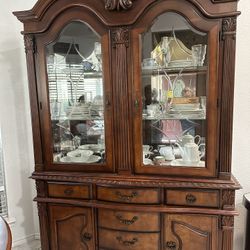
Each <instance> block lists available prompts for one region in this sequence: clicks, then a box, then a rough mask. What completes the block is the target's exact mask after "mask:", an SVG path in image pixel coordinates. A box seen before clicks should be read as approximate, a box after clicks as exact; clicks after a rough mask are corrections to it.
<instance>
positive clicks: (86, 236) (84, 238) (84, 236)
mask: <svg viewBox="0 0 250 250" xmlns="http://www.w3.org/2000/svg"><path fill="white" fill-rule="evenodd" d="M91 239H92V235H91V234H90V233H84V234H82V240H83V241H90V240H91Z"/></svg>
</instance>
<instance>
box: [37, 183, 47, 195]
mask: <svg viewBox="0 0 250 250" xmlns="http://www.w3.org/2000/svg"><path fill="white" fill-rule="evenodd" d="M36 191H37V196H38V197H46V196H47V190H46V183H45V182H44V181H40V180H36Z"/></svg>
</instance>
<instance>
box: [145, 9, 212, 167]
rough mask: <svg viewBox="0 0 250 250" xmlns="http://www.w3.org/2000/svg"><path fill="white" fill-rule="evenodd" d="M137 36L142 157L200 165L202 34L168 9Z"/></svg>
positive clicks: (204, 40) (203, 129)
mask: <svg viewBox="0 0 250 250" xmlns="http://www.w3.org/2000/svg"><path fill="white" fill-rule="evenodd" d="M141 39H142V43H141V44H142V51H141V53H142V62H141V65H142V79H141V82H142V96H143V113H142V129H143V130H142V132H143V135H142V138H143V142H142V143H143V146H142V152H143V154H142V162H143V164H144V165H145V166H151V165H157V166H158V165H161V166H163V167H164V166H171V167H180V166H182V167H188V166H193V167H205V158H206V156H205V151H206V149H205V144H206V138H205V137H206V94H207V93H206V89H207V72H208V60H207V49H208V46H207V44H208V36H207V34H206V33H202V32H200V31H198V30H195V29H194V28H193V27H192V26H191V25H190V24H189V23H188V22H187V20H186V19H185V18H183V17H182V16H181V15H179V14H177V13H173V12H168V13H164V14H162V15H161V16H159V17H158V18H157V20H155V22H154V24H153V25H152V26H151V28H150V29H149V30H148V31H147V32H146V33H144V34H142V36H141Z"/></svg>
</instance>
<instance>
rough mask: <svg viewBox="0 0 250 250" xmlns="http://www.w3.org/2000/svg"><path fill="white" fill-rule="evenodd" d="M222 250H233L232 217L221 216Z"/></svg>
mask: <svg viewBox="0 0 250 250" xmlns="http://www.w3.org/2000/svg"><path fill="white" fill-rule="evenodd" d="M221 225H222V250H233V227H234V217H233V216H222V224H221Z"/></svg>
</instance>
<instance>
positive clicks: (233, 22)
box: [222, 17, 237, 40]
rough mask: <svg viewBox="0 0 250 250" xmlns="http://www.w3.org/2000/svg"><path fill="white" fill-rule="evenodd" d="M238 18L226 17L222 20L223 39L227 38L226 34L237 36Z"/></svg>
mask: <svg viewBox="0 0 250 250" xmlns="http://www.w3.org/2000/svg"><path fill="white" fill-rule="evenodd" d="M236 27H237V19H236V17H230V18H225V19H223V21H222V34H223V35H222V39H223V40H225V38H226V36H233V38H234V39H235V37H236Z"/></svg>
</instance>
